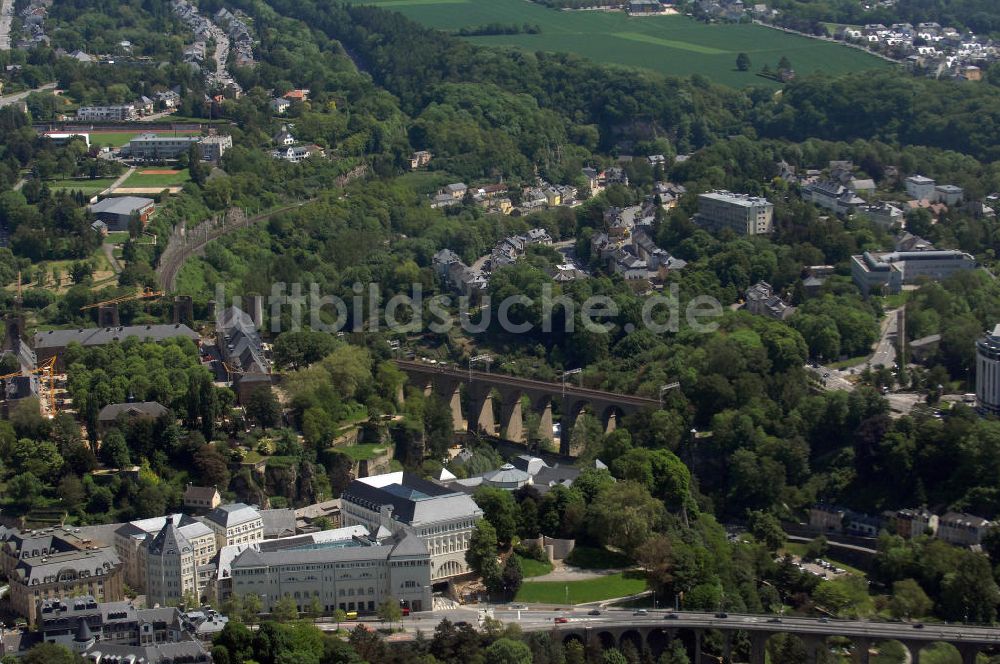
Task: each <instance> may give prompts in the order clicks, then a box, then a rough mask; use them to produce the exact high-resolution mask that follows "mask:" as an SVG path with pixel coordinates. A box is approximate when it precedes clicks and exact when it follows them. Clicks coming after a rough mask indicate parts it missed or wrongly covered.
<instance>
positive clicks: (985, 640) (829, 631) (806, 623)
mask: <svg viewBox="0 0 1000 664" xmlns="http://www.w3.org/2000/svg"><path fill="white" fill-rule="evenodd" d="M478 608H479V607H472V608H460V609H452V610H448V611H435V612H433V613H431V612H425V613H419V614H414V615H412V616H409V617H407V618H403V620H402V626H403V629H404V630H405V631H406V632H407V633H410V634H414V633H416V632H417V631H423V632H425V633H429V632H431V631H433V630H434V627H435V626H436V625H437V623H438V622H440V621H441V620H443V619H445V618H447V619H448V620H450V621H452V622H461V621H465V622H467V623H469V624H470V625H473V626H476V625H477V624H478V617H479V612H478ZM484 608H485V607H484ZM590 610H591V609H590V607H576V608H574V609H572V610H565V609H563V610H560V609H554V608H538V609H536V608H531V609H524V610H520V611H518V610H516V609H511V608H509V605H508V606H502V607H495V608H494V618H496V619H497V620H500V621H501V622H504V623H507V624H518V625H520V626H521V629H523V630H524V631H548V630H557V631H563V630H565V631H577V630H580V629H592V630H597V631H599V630H600V629H601V628H622V627H629V626H634V627H642V628H646V627H657V626H660V627H664V628H670V629H730V630H742V631H747V632H771V633H778V632H782V633H787V634H800V635H815V636H847V637H855V638H867V639H871V640H872V641H884V640H890V639H896V640H900V641H922V642H929V641H947V642H949V643H970V644H976V645H979V646H1000V629H997V628H995V627H982V626H971V625H954V624H939V623H927V624H926V625H923V626H922V627H916V626H915V625H922V623H916V624H913V623H903V622H871V621H865V620H827V621H825V622H824V621H823V620H822V619H820V618H800V617H788V616H785V617H782V618H777V617H776V616H774V615H748V614H734V613H731V614H729V615H728V616H727V617H726V618H718V617H716V615H715V614H712V613H702V612H687V611H681V612H678V613H676V615H677V618H675V619H670V618H668V617H667V616H668V615H670V614H671V613H673V612H671V611H663V610H656V611H653V610H651V611H649V612H648V613H647V614H646V615H635V614H634V612H633V611H631V610H623V609H599V610H600V612H601V613H600V615H598V616H591V615H588V612H589V611H590ZM557 618H558V619H565V622H559V623H557V622H556V619H557ZM358 624H364V625H366V626H367V627H369V628H372V629H375V628H378V627H380V626H383V625H382V624H381V623H379V622H378V621H373V622H360V623H355V622H351V623H342V624H341V627H348V628H350V627H353V626H356V625H358ZM321 627H324V628H327V629H331V630H332V629H335V627H336V625H333V624H327V623H324V624H321Z"/></svg>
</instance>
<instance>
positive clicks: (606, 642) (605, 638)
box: [597, 632, 618, 650]
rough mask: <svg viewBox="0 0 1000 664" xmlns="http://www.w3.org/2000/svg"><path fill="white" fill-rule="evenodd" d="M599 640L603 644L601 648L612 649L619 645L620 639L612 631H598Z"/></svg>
mask: <svg viewBox="0 0 1000 664" xmlns="http://www.w3.org/2000/svg"><path fill="white" fill-rule="evenodd" d="M597 642H598V643H600V644H601V650H611V649H612V648H616V647H617V646H618V640H617V639H615V635H614V634H612V633H611V632H598V633H597Z"/></svg>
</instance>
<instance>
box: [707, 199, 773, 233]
mask: <svg viewBox="0 0 1000 664" xmlns="http://www.w3.org/2000/svg"><path fill="white" fill-rule="evenodd" d="M694 222H695V223H696V224H698V225H699V226H702V227H703V228H705V229H706V230H709V231H713V232H718V231H722V230H725V229H729V230H731V231H733V232H734V233H736V234H737V235H768V234H769V233H770V232H771V231H772V226H773V222H774V205H773V204H772V203H770V202H769V201H768V200H767V199H766V198H761V197H759V196H749V195H747V194H734V193H732V192H729V191H713V192H710V193H707V194H701V195H699V196H698V214H696V215H695V217H694Z"/></svg>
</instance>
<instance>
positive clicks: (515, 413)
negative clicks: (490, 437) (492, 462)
mask: <svg viewBox="0 0 1000 664" xmlns="http://www.w3.org/2000/svg"><path fill="white" fill-rule="evenodd" d="M493 400H494V408H493V410H494V411H495V412H498V413H499V415H500V437H501V438H503V439H504V440H510V441H513V442H515V443H524V442H526V441H527V437H528V432H527V431H526V430H525V427H524V410H525V409H524V401H525V398H524V392H523V391H522V390H519V389H502V390H501V389H498V390H495V391H494V397H493ZM529 409H530V406H529Z"/></svg>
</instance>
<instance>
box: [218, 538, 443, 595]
mask: <svg viewBox="0 0 1000 664" xmlns="http://www.w3.org/2000/svg"><path fill="white" fill-rule="evenodd" d="M276 541H277V540H275V541H273V542H276ZM273 542H272V543H273ZM264 548H265V547H264V546H263V545H251V546H249V547H247V548H246V549H244V550H243V551H241V552H240V553H239V554H237V555H236V557H235V558H233V560H232V563H231V565H230V567H231V571H232V594H233V596H234V597H237V598H241V597H243V596H245V595H248V594H254V595H258V596H259V597H260V598H261V606H262V608H263V610H264V611H270V610H272V608H273V607H274V605H275V603H276V602H277V601H278V600H280V599H281V598H285V597H287V598H290V599H292V600H293V601H294V602H295V605H296V606H297V607H298V609H299V611H307V610H309V607H310V606H311V605H312V604H313V600H314V599H315V600H318V602H319V605H320V606H321V607H322V610H323V611H324V612H327V613H329V612H331V611H334V610H335V609H342V610H344V611H357V612H359V613H374V612H375V611H376V610H377V609H378V606H379V604H381V603H382V602H384V601H385V600H387V599H391V600H393V601H398V602H400V603H401V604H402V605H403V606H405V607H408V608H410V609H411V610H412V611H428V610H430V609H431V608H432V606H431V557H430V554H429V553H428V551H427V547H426V546H425V545H424V543H423V542H422V541H421V540H420V538H419V537H417V536H415V535H414V534H413V532H412V531H411V530H409V529H407V528H403V529H401V530H400V531H399V532H397V533H396V534H394V535H390V536H387V537H385V538H383V539H381V540H379V541H377V542H376V541H373V540H371V539H368V540H365V539H362V538H354V539H352V540H349V541H348V542H343V541H342V542H334V543H330V544H329V545H323V544H309V543H307V544H305V545H303V546H298V547H295V548H286V549H280V550H263V549H264Z"/></svg>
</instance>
